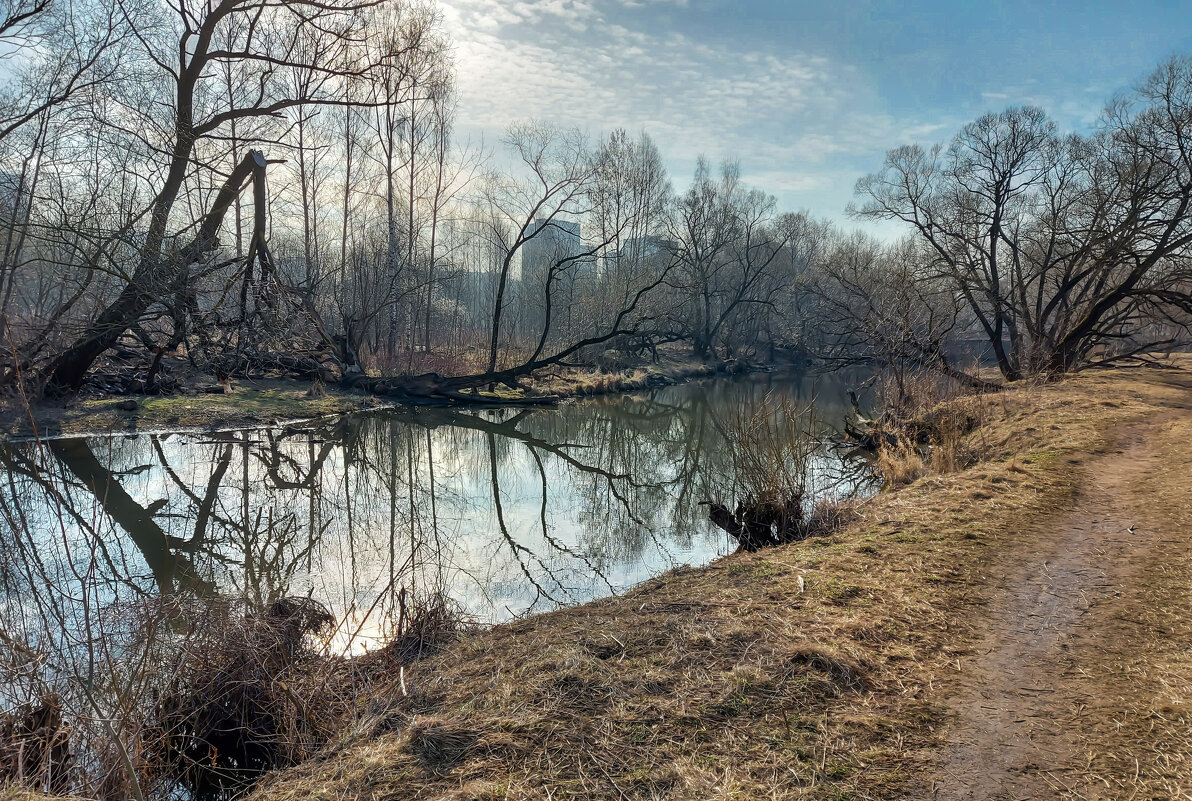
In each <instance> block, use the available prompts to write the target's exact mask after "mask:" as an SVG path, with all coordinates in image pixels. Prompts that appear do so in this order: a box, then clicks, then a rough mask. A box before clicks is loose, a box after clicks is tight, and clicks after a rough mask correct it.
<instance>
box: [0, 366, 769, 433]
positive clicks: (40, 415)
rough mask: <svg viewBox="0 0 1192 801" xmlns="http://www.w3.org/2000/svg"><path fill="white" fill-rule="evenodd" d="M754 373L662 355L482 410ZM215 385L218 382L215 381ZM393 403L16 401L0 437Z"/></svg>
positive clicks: (259, 394)
mask: <svg viewBox="0 0 1192 801" xmlns="http://www.w3.org/2000/svg"><path fill="white" fill-rule="evenodd" d="M747 369H749V368H748V367H747V366H746V365H745V364H743V363H740V362H725V361H703V360H699V359H696V358H694V357H689V356H687V355H685V354H678V353H673V352H663V353H661V354H660V357H659V359H658V361H657V362H653V361H649V362H643V363H640V364H633V365H629V366H625V367H619V368H616V369H608V370H600V369H597V368H578V367H565V368H556V369H553V370H549V371H544V372H543V373H542V374H541V375H539V376H537V377H535V378H534V379H532V380H527V381H526V390H525V391H501V392H498V393H489V392H481V393H479V398H480V401H481V403H478V404H477V405H478V406H484V407H488V406H492V405H493V404H494V403H495V404H498V405H500V404H506V405H509V406H516V405H518V404H519V403H522V402H524V401H526V400H527V399H533V398H541V397H543V396H547V397H551V398H555V399H558V400H565V399H568V398H578V397H589V396H594V395H605V394H614V393H620V392H638V391H641V390H645V389H652V388H656V387H663V386H671V385H674V384H679V383H682V382H684V381H691V380H695V379H699V378H708V377H712V376H717V375H728V374H732V373H736V372H744V371H745V370H747ZM208 383H214V382H213V381H211V382H208ZM397 404H398V401H395V400H394V399H391V398H385V397H380V396H377V395H372V394H369V393H367V392H364V391H359V390H352V389H344V388H340V387H337V386H333V385H328V386H319V387H317V388H316V387H312V385H311V384H310V383H309V382H304V381H294V380H286V379H261V380H239V381H233V382H231V383H230V384H229V386H228V391H227V392H226V393H223V392H216V393H209V392H198V391H191V392H180V393H177V394H174V395H124V396H111V395H106V396H89V395H87V394H85V393H84V394H81V395H79V396H77V397H74V398H70V399H67V400H65V401H43V402H37V403H32V404H28V405H27V404H25V403H24V402H23V401H22V400H21V399H20V398H9V399H7V400H6V401H5V403H4V405H3V406H2V407H0V436H7V437H10V438H16V437H31V436H35V435H36V436H42V437H47V436H70V435H80V434H88V433H95V432H102V433H111V432H137V431H164V430H171V431H178V430H193V431H215V430H220V429H233V428H250V427H253V426H260V425H274V424H281V423H292V422H297V421H305V420H312V419H318V418H326V417H335V416H338V415H343V414H350V413H352V412H361V411H376V410H379V409H383V408H386V407H390V406H394V405H397Z"/></svg>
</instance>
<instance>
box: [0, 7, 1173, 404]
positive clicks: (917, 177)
mask: <svg viewBox="0 0 1192 801" xmlns="http://www.w3.org/2000/svg"><path fill="white" fill-rule="evenodd" d="M0 40H2V41H0V44H3V45H4V47H3V50H2V52H3V53H5V54H6V55H4V56H3V57H2V58H3V59H4V61H5V62H6V63H5V64H4V65H3V67H4V71H3V76H4V77H3V82H4V87H3V90H2V91H0V248H2V250H0V354H2V355H0V388H4V389H5V390H7V391H22V392H24V393H26V394H27V395H37V394H39V393H42V392H48V393H69V392H74V391H77V390H78V389H80V388H81V387H83V386H84V385H86V384H87V383H88V382H91V383H93V384H97V385H99V386H101V387H105V388H109V389H117V390H119V391H142V392H162V391H170V390H171V389H172V388H174V387H175V386H176V385H177V380H178V379H177V378H176V374H177V373H179V372H182V371H184V370H185V369H191V370H198V371H202V372H210V373H215V374H216V375H217V376H220V377H225V376H238V375H254V374H260V373H262V372H267V371H272V372H280V373H284V374H289V375H296V376H304V377H315V378H320V379H322V380H328V381H331V380H334V381H343V382H347V383H354V384H358V385H361V386H364V387H366V388H369V389H371V390H373V391H377V392H385V393H390V394H403V393H413V394H418V393H435V394H450V393H456V392H460V391H466V390H469V389H474V388H476V387H480V386H484V385H494V384H498V383H503V384H507V385H509V386H513V387H517V386H520V385H521V382H522V381H523V380H524V379H525V377H527V376H529V375H531V374H532V373H534V372H535V371H538V370H541V369H543V368H548V367H551V366H554V365H570V364H597V363H602V364H603V363H607V361H608V359H609V358H613V359H621V358H625V359H632V358H644V357H645V356H646V355H647V354H656V353H657V348H658V346H659V345H662V344H666V343H678V344H676V345H674V347H679V346H686V347H689V348H690V350H691V352H692V353H693V354H694V355H696V356H698V357H702V358H724V357H743V358H748V359H756V360H775V359H779V358H784V357H815V358H824V359H833V360H841V361H871V362H878V363H884V364H889V365H896V366H911V367H916V368H926V369H932V370H938V371H941V372H943V373H945V374H948V375H951V376H953V377H955V378H958V379H960V380H963V381H966V382H970V383H982V382H983V381H985V379H983V378H981V377H980V376H979V375H978V374H977V372H976V371H975V370H974V365H976V364H977V363H978V360H980V359H982V358H984V359H986V360H988V362H990V363H991V364H993V365H996V368H997V370H998V371H999V372H1000V374H1001V376H1002V377H1003V378H1004V379H1007V380H1015V379H1018V378H1022V377H1024V376H1032V375H1038V374H1055V373H1062V372H1065V371H1068V370H1072V369H1075V368H1078V367H1081V366H1085V365H1088V364H1095V363H1101V362H1106V361H1112V360H1116V359H1123V358H1129V357H1132V356H1136V355H1138V354H1141V353H1144V352H1147V351H1151V350H1154V349H1156V348H1173V347H1178V346H1182V345H1183V344H1185V342H1186V339H1187V333H1188V323H1189V316H1188V315H1189V313H1190V312H1192V295H1190V294H1189V289H1190V286H1189V281H1188V266H1187V257H1188V253H1189V245H1190V243H1192V214H1190V213H1189V203H1190V201H1192V162H1190V159H1192V155H1190V153H1192V60H1190V59H1189V58H1188V57H1174V58H1171V59H1169V60H1167V61H1165V62H1164V63H1163V64H1161V65H1160V66H1159V67H1158V68H1157V69H1156V70H1155V71H1154V72H1153V73H1152V74H1151V75H1150V76H1149V77H1148V78H1146V79H1145V80H1144V81H1142V82H1141V83H1140V84H1139V85H1137V86H1136V87H1135V88H1134V89H1133V90H1131V91H1129V92H1126V93H1123V94H1121V95H1119V96H1118V97H1115V98H1114V99H1112V100H1111V101H1110V102H1109V103H1108V104H1107V106H1106V108H1105V111H1104V113H1103V114H1102V115H1101V117H1100V119H1099V121H1098V122H1097V124H1096V125H1095V126H1094V127H1093V129H1092V131H1091V132H1090V133H1087V134H1064V133H1062V132H1060V131H1059V130H1058V129H1057V127H1056V125H1055V124H1054V122H1052V121H1051V120H1049V119H1048V117H1047V115H1046V113H1045V112H1044V111H1043V110H1041V109H1038V108H1034V107H1013V108H1009V109H1006V110H1005V111H1002V112H1000V113H990V114H986V115H984V116H982V117H980V118H979V119H977V120H974V121H973V122H971V123H969V124H968V125H965V126H964V127H963V128H962V129H961V130H960V131H959V132H958V133H957V134H956V135H955V137H954V138H953V139H952V140H951V141H950V142H949V143H946V144H943V145H936V146H933V147H923V146H920V145H906V146H902V147H898V148H895V149H893V150H891V151H890V152H889V153H888V154H887V156H886V158H885V161H884V163H883V164H881V165H880V167H879V168H878V169H877V171H876V172H874V173H873V174H871V175H869V176H866V177H865V178H863V179H861V180H860V181H859V182H858V184H857V196H858V200H857V202H856V203H855V205H854V206H853V207H851V212H852V213H853V215H854V216H855V217H856V218H857V219H859V220H865V219H884V220H893V221H896V222H898V223H899V224H901V227H902V230H903V232H904V235H903V237H902V238H900V239H898V240H896V241H892V242H891V241H885V240H881V239H877V238H874V237H872V236H869V235H866V234H864V233H861V232H857V231H847V230H844V229H842V228H840V227H839V226H834V225H831V224H829V223H827V222H825V221H823V220H819V219H816V218H814V217H813V216H812V215H810V214H809V213H806V212H799V213H790V212H783V211H781V210H780V209H779V208H778V207H777V203H776V201H775V199H774V198H773V197H772V196H770V195H769V194H767V193H765V192H764V191H762V190H760V189H758V188H754V187H750V186H748V185H747V184H746V183H745V182H744V181H743V180H742V178H741V173H740V168H739V166H738V165H737V164H736V163H735V162H732V161H729V162H726V163H724V164H721V165H719V166H717V165H713V164H712V163H710V162H708V161H707V160H704V159H701V160H700V161H699V163H698V165H697V168H696V170H695V174H694V175H693V176H692V179H691V181H690V183H689V185H688V186H687V187H686V188H685V189H681V190H676V189H675V188H674V186H673V184H672V181H671V179H670V177H669V176H668V175H667V172H666V170H665V168H664V166H663V159H662V156H661V154H660V152H659V150H658V148H657V147H656V146H655V144H654V143H653V142H652V141H651V139H650V138H649V136H648V135H647V134H645V133H641V134H638V135H631V134H629V133H626V132H625V131H622V130H617V131H613V132H611V133H608V134H605V135H601V136H599V137H595V138H593V137H590V136H588V135H586V134H584V133H582V132H580V131H576V130H569V129H564V128H560V127H557V126H553V125H550V124H548V123H541V122H533V123H520V124H515V125H512V126H511V127H510V128H509V129H508V130H507V132H506V133H505V135H504V137H503V138H502V140H501V142H500V145H499V148H498V149H499V151H500V153H499V155H497V154H494V153H491V152H487V151H486V150H485V149H483V148H481V147H478V146H474V145H472V144H471V143H468V142H465V141H461V140H460V137H459V136H458V135H457V133H456V131H455V104H456V95H455V89H454V65H453V61H452V52H451V42H450V40H449V37H448V36H447V34H446V32H445V31H444V30H443V26H442V21H441V17H440V15H439V13H438V11H437V9H436V8H435V6H434V5H433V3H432V2H430V1H429V0H333V2H325V1H324V0H292V1H291V2H286V3H273V2H267V0H204V1H203V2H199V3H195V2H193V0H182V1H181V2H178V3H176V4H163V3H160V2H157V0H118V1H114V0H79V2H75V3H72V4H65V3H61V2H58V0H4V1H3V3H2V4H0ZM498 165H500V166H498Z"/></svg>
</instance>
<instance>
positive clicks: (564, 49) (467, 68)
mask: <svg viewBox="0 0 1192 801" xmlns="http://www.w3.org/2000/svg"><path fill="white" fill-rule="evenodd" d="M439 5H440V8H441V10H442V13H443V23H444V26H445V28H446V30H447V32H448V33H449V34H450V35H451V37H452V38H453V40H454V42H455V45H454V47H455V61H456V69H457V83H458V93H459V109H458V119H457V129H458V131H459V132H460V133H461V134H462V135H463V136H465V137H467V138H469V139H471V140H472V141H474V142H478V141H481V140H482V141H483V142H484V143H485V144H486V146H487V147H489V148H491V149H496V148H499V140H500V137H501V135H502V132H503V131H504V130H505V128H506V127H507V126H508V125H509V124H510V123H511V122H514V121H519V120H531V119H532V120H542V121H546V122H551V123H555V124H557V125H561V126H565V127H578V128H581V129H583V130H585V131H587V132H588V133H589V134H591V135H592V136H593V137H596V136H599V135H600V134H602V133H606V132H608V131H610V130H612V129H614V128H619V127H620V128H625V129H626V130H628V131H629V132H631V133H637V132H639V131H643V130H644V131H645V132H646V133H648V134H649V135H650V136H651V137H652V138H653V139H654V141H655V142H656V143H657V145H658V146H659V148H660V150H661V151H662V155H663V157H664V160H665V161H666V164H667V167H668V168H669V170H670V172H671V176H672V179H673V181H674V184H675V188H676V189H678V190H682V189H683V188H684V187H686V186H687V184H688V183H689V182H690V178H691V174H692V172H693V171H694V169H695V162H696V159H697V157H698V156H700V155H701V154H702V155H705V156H707V157H708V158H709V159H711V160H713V161H715V162H719V161H721V160H723V159H726V158H731V159H736V160H738V161H739V162H740V164H741V169H742V174H743V176H744V178H745V180H746V181H747V182H749V183H751V184H753V185H755V186H757V187H759V188H761V189H764V190H766V191H767V192H770V193H771V194H773V195H775V196H776V198H777V199H778V202H779V206H780V208H781V209H782V210H784V211H786V210H789V211H797V210H806V211H810V212H811V213H812V214H814V215H816V216H821V217H828V218H830V219H833V220H836V221H844V220H847V219H848V218H847V217H846V216H845V213H844V210H845V206H846V205H847V203H848V202H849V200H850V199H851V198H852V196H853V186H854V184H855V183H856V181H857V179H858V178H859V177H861V176H862V175H865V174H866V173H869V172H872V171H874V170H876V169H878V168H879V167H880V166H881V162H882V157H883V155H884V153H885V152H886V150H888V149H890V148H892V147H896V146H898V145H900V144H906V143H910V142H918V143H921V144H924V145H929V144H931V143H934V142H937V141H946V140H947V139H949V138H950V137H951V136H952V135H953V134H954V133H955V132H956V130H957V129H958V128H959V127H960V126H961V125H963V124H964V123H965V122H967V121H969V120H971V119H973V118H975V117H977V116H979V115H980V114H982V113H984V112H986V111H996V110H1000V109H1002V108H1005V107H1006V106H1008V105H1020V104H1027V103H1029V104H1035V105H1040V106H1042V107H1043V108H1045V109H1046V110H1047V111H1048V112H1049V113H1050V114H1051V115H1052V118H1053V119H1054V120H1055V121H1056V123H1057V124H1058V125H1059V126H1060V128H1061V129H1063V130H1083V129H1087V128H1088V127H1089V126H1091V125H1093V124H1094V123H1095V121H1096V118H1097V115H1098V113H1099V112H1100V110H1101V108H1102V107H1103V106H1104V104H1105V102H1106V101H1107V100H1108V99H1109V98H1110V97H1111V96H1112V95H1113V94H1114V93H1115V92H1119V91H1122V90H1125V89H1128V88H1129V87H1130V86H1132V85H1133V84H1135V83H1137V82H1138V81H1139V80H1141V79H1142V78H1143V77H1144V76H1145V75H1146V74H1147V73H1148V72H1149V71H1150V70H1151V69H1153V68H1154V67H1155V66H1156V65H1157V64H1158V63H1159V62H1160V61H1161V60H1162V59H1164V58H1166V57H1167V56H1170V55H1172V54H1175V53H1192V0H1169V1H1168V2H1158V1H1154V2H1149V1H1147V0H1141V1H1135V2H1044V0H1038V2H1023V1H1022V0H1012V1H1011V2H993V1H992V0H987V2H945V1H937V2H916V1H914V0H855V1H854V2H831V1H830V0H821V2H784V1H783V0H758V1H757V2H729V0H439Z"/></svg>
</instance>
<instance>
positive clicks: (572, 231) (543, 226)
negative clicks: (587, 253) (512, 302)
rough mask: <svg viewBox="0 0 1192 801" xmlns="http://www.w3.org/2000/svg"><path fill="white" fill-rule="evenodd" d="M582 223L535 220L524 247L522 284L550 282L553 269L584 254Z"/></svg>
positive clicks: (528, 229) (531, 224)
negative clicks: (571, 257)
mask: <svg viewBox="0 0 1192 801" xmlns="http://www.w3.org/2000/svg"><path fill="white" fill-rule="evenodd" d="M579 230H580V229H579V223H577V222H571V221H570V220H535V221H534V222H532V223H530V226H529V227H528V228H527V229H526V237H527V238H528V239H527V241H526V243H525V244H524V245H522V247H521V280H522V283H523V284H526V285H540V284H542V283H543V282H545V281H546V275H547V273H548V271H549V270H550V268H551V267H553V266H555V265H556V264H558V263H559V262H561V261H563V260H564V259H566V258H568V257H569V256H577V255H579V254H580V253H582V252H583V243H582V242H581V241H580V238H579Z"/></svg>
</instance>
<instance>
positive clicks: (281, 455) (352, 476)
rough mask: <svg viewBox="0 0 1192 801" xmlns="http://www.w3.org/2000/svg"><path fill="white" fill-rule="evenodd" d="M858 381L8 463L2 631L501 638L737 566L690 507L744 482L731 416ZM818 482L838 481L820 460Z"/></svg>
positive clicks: (40, 455)
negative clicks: (134, 603)
mask: <svg viewBox="0 0 1192 801" xmlns="http://www.w3.org/2000/svg"><path fill="white" fill-rule="evenodd" d="M857 383H858V382H857V381H855V380H850V378H849V377H844V378H842V377H840V376H834V377H820V378H818V379H810V378H803V379H794V378H791V377H783V376H768V375H763V376H752V377H748V378H745V379H741V380H735V381H712V382H705V383H699V384H692V385H687V386H682V387H673V388H668V389H664V390H659V391H656V392H653V393H648V394H642V395H637V396H631V397H618V398H607V399H601V400H596V401H589V402H585V403H577V404H568V405H564V406H561V407H559V408H557V409H535V410H524V411H509V410H504V411H487V412H469V411H451V410H443V409H426V408H422V409H409V410H399V411H393V412H386V413H383V414H375V415H362V416H351V417H346V418H342V419H339V420H337V421H335V422H332V423H327V424H317V425H308V426H290V427H284V428H272V429H259V430H249V431H234V432H225V433H219V434H212V435H201V436H200V435H195V434H136V435H118V436H106V437H105V436H97V437H86V438H76V439H58V440H50V441H46V442H44V443H36V442H24V443H13V444H8V445H4V446H0V466H2V467H3V469H4V470H5V472H6V474H7V479H6V484H5V486H4V488H3V490H2V491H0V515H2V520H3V522H2V523H0V528H3V529H4V534H3V536H4V541H3V542H2V543H0V545H2V548H0V591H2V592H3V595H2V597H0V605H2V608H3V611H4V613H5V617H6V618H8V619H9V620H12V619H14V617H22V618H26V619H40V620H42V621H54V622H55V623H54V625H45V626H43V627H42V634H41V636H43V637H59V636H60V637H66V638H70V637H72V636H76V635H74V634H72V632H86V631H88V630H89V629H90V628H91V627H93V626H95V625H97V619H98V618H97V616H102V610H103V609H105V608H111V607H114V606H119V605H120V604H121V603H122V602H125V601H131V600H135V599H137V598H144V597H146V596H154V595H161V596H172V595H177V594H184V595H187V596H188V597H192V598H204V597H212V596H222V595H235V596H240V597H244V598H247V599H248V601H249V603H250V605H259V608H263V607H264V606H266V605H267V604H269V603H271V602H273V601H275V600H277V599H279V598H282V597H287V596H309V597H312V598H314V599H316V600H318V601H320V602H321V603H323V604H325V605H326V606H327V607H328V608H329V609H330V610H331V611H332V612H333V614H335V615H336V617H337V619H338V620H340V621H341V623H340V629H339V631H338V633H337V636H336V638H335V642H336V643H337V646H338V647H340V648H349V647H350V648H355V649H361V648H367V647H368V646H369V645H370V644H372V643H375V642H376V641H377V639H378V638H383V637H384V636H385V634H386V631H387V630H388V628H389V626H390V625H391V623H392V621H393V619H394V616H395V615H396V613H397V610H396V609H395V599H396V596H397V592H398V591H399V590H401V589H402V588H405V589H406V590H407V591H408V592H413V593H417V592H420V591H427V590H441V591H444V592H446V593H447V594H449V595H450V596H452V597H453V598H454V599H456V600H457V601H458V602H459V603H460V604H461V605H462V606H463V608H464V609H465V610H466V611H468V612H469V613H471V614H472V615H474V616H475V617H476V618H478V619H479V620H482V621H486V622H495V621H500V620H503V619H507V618H509V617H511V616H517V615H522V614H526V613H530V612H537V611H542V610H546V609H550V608H554V607H556V606H559V605H565V604H573V603H578V602H582V601H585V600H589V599H592V598H594V597H599V596H603V595H608V594H611V593H615V592H618V591H620V590H623V589H625V588H627V587H629V586H632V585H634V584H636V583H638V582H640V581H642V580H644V579H646V578H649V577H651V576H653V575H657V574H658V573H660V572H663V571H665V570H668V569H670V568H672V567H675V566H677V565H680V564H702V563H706V562H708V561H710V560H711V559H713V558H715V557H716V556H717V555H721V554H724V553H727V552H729V551H730V550H732V548H733V546H732V544H731V543H730V542H729V541H728V540H727V539H726V537H725V536H724V535H723V533H721V532H719V530H717V529H715V528H714V527H713V526H711V524H709V523H708V522H707V521H706V520H705V519H704V517H703V514H704V511H705V510H704V509H702V508H701V507H700V506H699V505H698V504H699V502H700V501H701V500H705V499H707V498H709V497H717V496H719V495H721V494H723V493H724V492H725V491H726V489H727V486H728V484H729V483H730V482H731V480H732V476H731V472H732V459H731V450H730V443H729V442H727V441H726V433H725V415H726V414H727V413H729V412H730V410H734V409H739V408H741V407H742V405H745V406H748V405H749V404H755V403H757V402H759V400H760V399H761V398H762V397H763V396H764V394H765V393H767V392H770V391H776V390H777V391H785V392H789V393H791V394H793V395H796V396H799V397H800V399H801V400H803V401H810V400H811V398H812V397H813V396H814V397H816V398H817V417H818V418H819V419H820V420H822V421H825V422H827V423H829V424H830V423H833V422H835V421H837V420H839V419H840V418H841V417H842V415H843V414H844V389H845V387H847V386H856V384H857ZM815 471H816V473H817V476H816V477H815V481H814V482H813V483H817V484H818V485H819V486H820V487H821V488H826V487H828V486H829V485H830V484H831V483H832V482H833V481H835V480H836V479H838V477H839V473H840V465H839V462H838V461H837V460H836V459H835V458H834V456H833V455H832V453H831V452H830V451H829V450H827V449H825V450H824V451H823V452H822V455H821V457H820V458H819V460H818V461H817V463H816V465H815Z"/></svg>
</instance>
